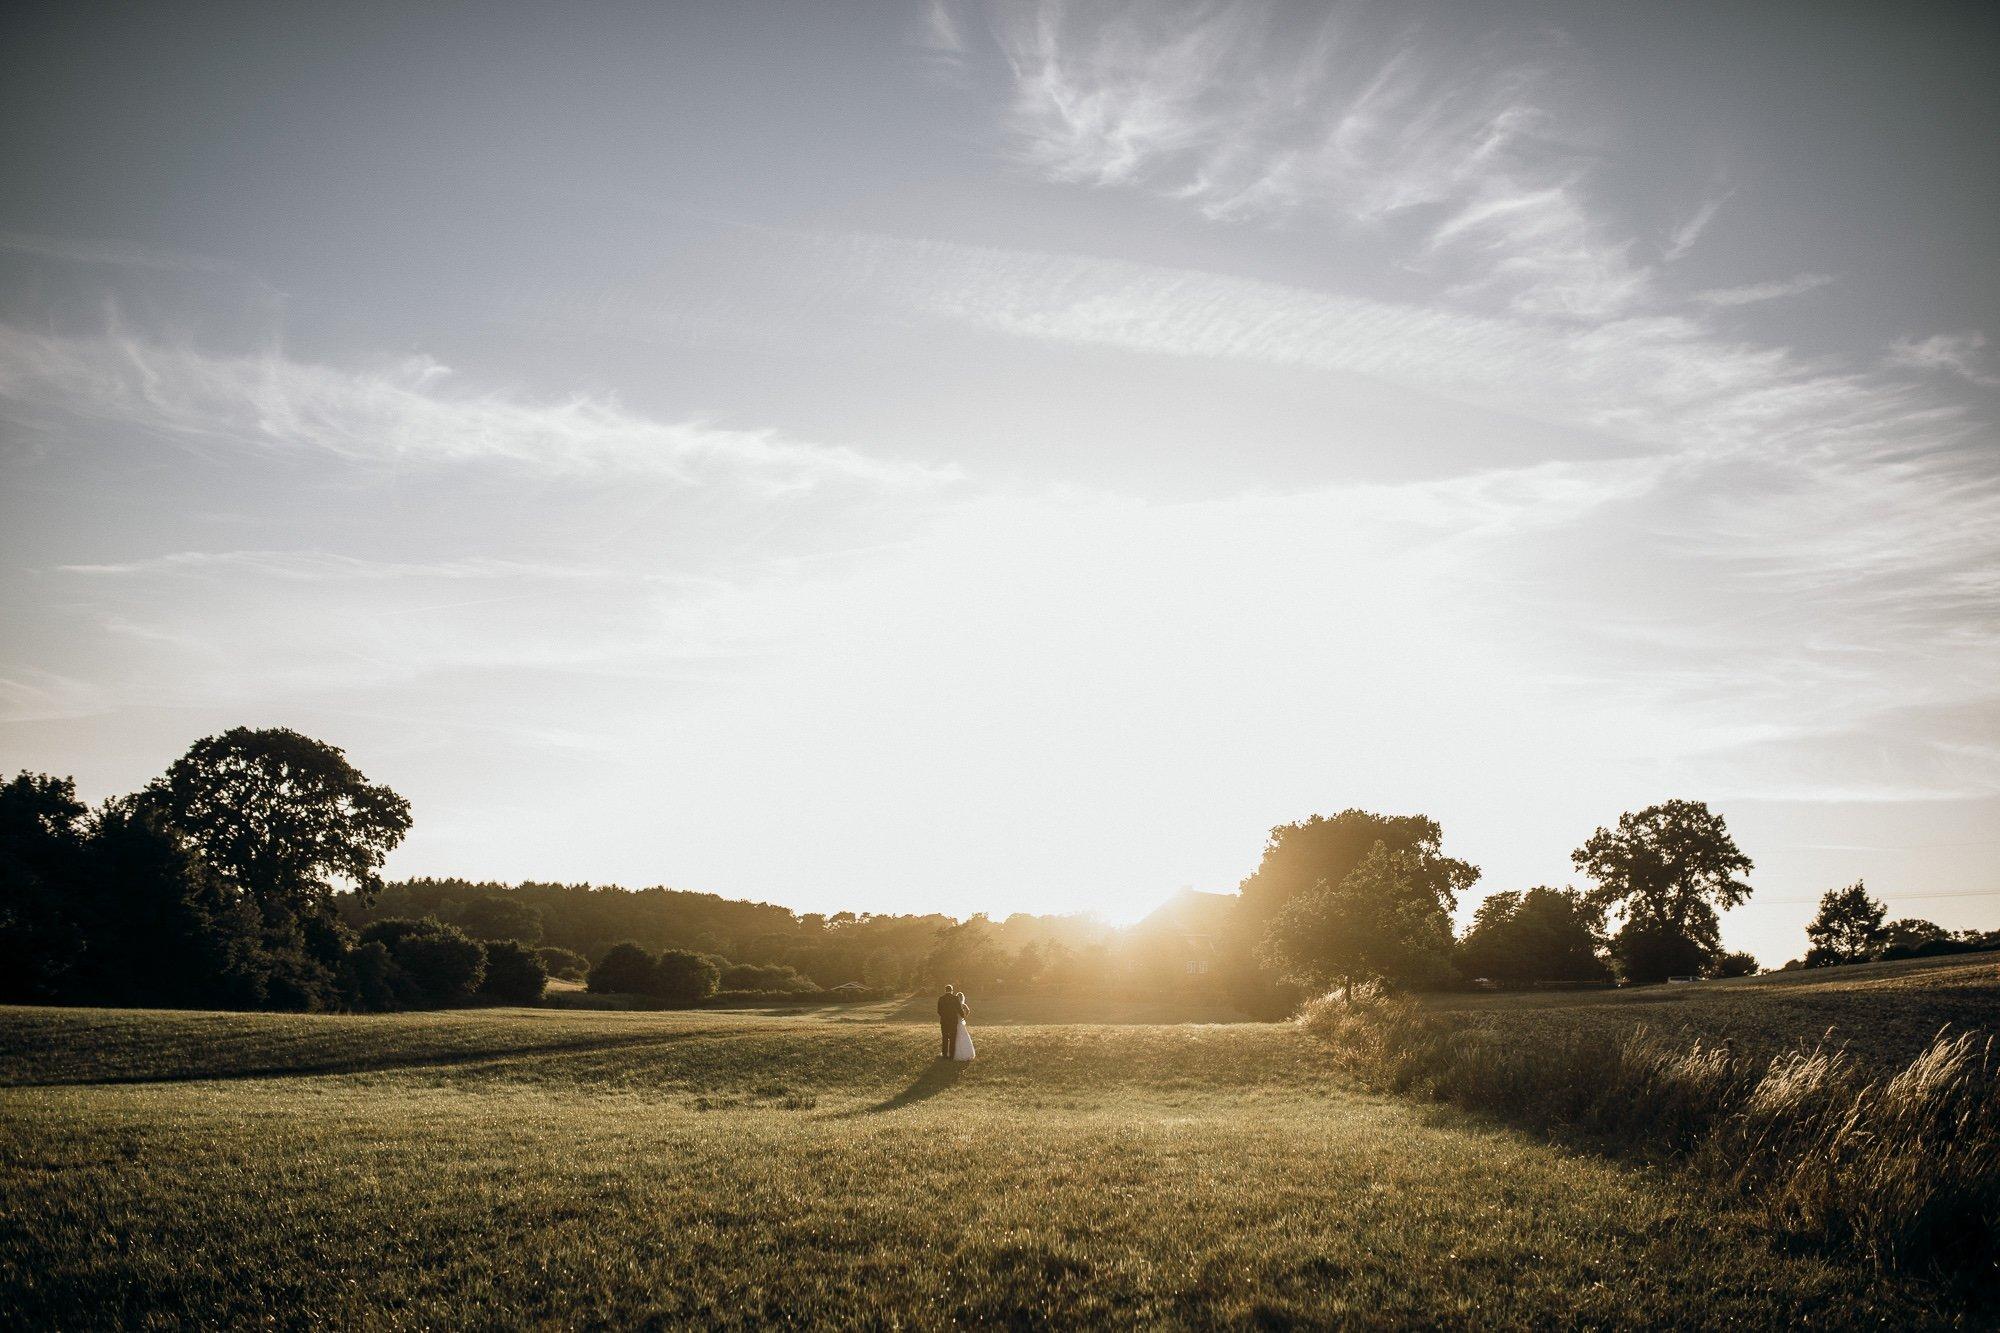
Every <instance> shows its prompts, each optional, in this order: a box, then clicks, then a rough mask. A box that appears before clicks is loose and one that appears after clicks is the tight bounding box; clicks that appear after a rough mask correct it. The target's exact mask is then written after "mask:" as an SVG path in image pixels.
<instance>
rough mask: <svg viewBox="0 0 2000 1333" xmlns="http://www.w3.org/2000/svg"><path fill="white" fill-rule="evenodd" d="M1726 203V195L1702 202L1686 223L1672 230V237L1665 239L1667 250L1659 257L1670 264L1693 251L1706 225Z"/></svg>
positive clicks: (1706, 228) (1727, 197) (1727, 198)
mask: <svg viewBox="0 0 2000 1333" xmlns="http://www.w3.org/2000/svg"><path fill="white" fill-rule="evenodd" d="M1728 202H1729V196H1728V195H1726V194H1724V195H1719V196H1717V197H1716V198H1713V199H1709V200H1706V201H1704V202H1703V204H1702V205H1701V207H1700V208H1697V209H1696V210H1695V211H1694V212H1693V213H1692V214H1690V215H1689V216H1688V219H1687V221H1685V222H1683V223H1681V224H1680V226H1678V227H1675V228H1674V232H1673V235H1672V236H1670V237H1668V238H1667V248H1666V250H1665V252H1664V253H1663V254H1662V255H1661V256H1660V257H1661V258H1662V259H1664V260H1665V261H1666V262H1667V263H1669V264H1671V263H1673V262H1674V261H1675V260H1676V259H1679V258H1680V257H1681V256H1683V255H1685V254H1686V253H1687V252H1688V251H1690V250H1692V249H1694V247H1695V242H1697V241H1699V240H1700V239H1701V234H1702V233H1703V232H1705V231H1707V230H1708V224H1709V223H1711V222H1713V221H1715V215H1716V214H1717V213H1720V212H1721V211H1722V206H1723V205H1724V204H1726V203H1728Z"/></svg>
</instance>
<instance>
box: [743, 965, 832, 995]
mask: <svg viewBox="0 0 2000 1333" xmlns="http://www.w3.org/2000/svg"><path fill="white" fill-rule="evenodd" d="M722 989H724V990H734V991H762V992H765V993H771V992H782V991H805V990H818V989H819V987H818V986H817V985H816V984H815V983H814V982H813V980H812V978H810V977H802V976H800V975H799V974H798V973H797V972H796V971H794V970H793V969H791V968H789V967H787V966H785V965H784V964H783V963H731V964H729V965H728V966H727V967H725V968H723V969H722Z"/></svg>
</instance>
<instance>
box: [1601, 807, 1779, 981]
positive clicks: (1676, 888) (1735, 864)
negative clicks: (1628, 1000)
mask: <svg viewBox="0 0 2000 1333" xmlns="http://www.w3.org/2000/svg"><path fill="white" fill-rule="evenodd" d="M1570 859H1571V860H1572V861H1574V862H1575V863H1576V866H1577V869H1579V870H1581V871H1583V872H1584V873H1585V874H1587V875H1589V876H1590V877H1591V878H1592V879H1594V880H1596V881H1597V887H1596V888H1595V889H1592V890H1591V891H1590V893H1589V894H1588V895H1586V896H1587V900H1588V901H1589V902H1590V903H1591V904H1592V905H1593V906H1596V907H1600V908H1604V909H1610V910H1616V911H1618V912H1620V913H1622V914H1623V916H1624V926H1623V928H1622V929H1621V930H1620V932H1619V935H1620V940H1619V941H1614V946H1613V950H1612V952H1613V954H1614V956H1616V957H1618V958H1619V960H1620V962H1621V963H1623V964H1625V966H1626V967H1627V975H1628V977H1630V979H1632V980H1635V981H1656V980H1659V979H1660V978H1661V977H1664V976H1671V975H1675V974H1676V973H1677V972H1678V971H1680V970H1681V967H1682V966H1683V965H1686V964H1688V963H1692V964H1695V965H1694V966H1689V967H1687V970H1688V971H1691V972H1699V971H1701V970H1702V966H1704V965H1705V964H1706V962H1707V961H1708V960H1710V959H1712V958H1713V957H1714V956H1715V955H1716V954H1717V953H1719V952H1720V951H1721V948H1722V939H1721V925H1720V923H1719V921H1718V919H1717V917H1716V910H1717V909H1718V908H1729V907H1734V906H1736V905H1737V904H1738V903H1740V902H1742V901H1744V900H1745V899H1746V898H1748V897H1749V896H1750V886H1749V885H1748V884H1746V883H1744V882H1743V881H1742V879H1741V878H1739V877H1740V876H1742V875H1747V874H1749V873H1750V869H1751V862H1750V858H1749V857H1747V856H1745V855H1744V854H1743V851H1742V849H1741V848H1739V847H1737V845H1736V842H1735V840H1734V839H1732V838H1731V837H1730V836H1729V828H1728V826H1727V825H1726V824H1724V823H1723V820H1722V816H1720V815H1718V814H1715V813H1714V812H1713V811H1711V810H1710V809H1709V808H1708V806H1707V805H1705V804H1704V803H1702V802H1700V801H1666V802H1664V803H1662V804H1660V805H1651V806H1647V807H1646V808H1645V809H1644V810H1640V811H1638V812H1637V813H1626V814H1622V815H1620V816H1619V817H1618V827H1617V828H1616V829H1603V828H1600V829H1599V830H1597V832H1596V833H1594V834H1592V835H1591V836H1590V839H1589V840H1588V841H1587V842H1585V843H1584V844H1583V846H1581V847H1579V848H1577V849H1576V851H1575V852H1574V853H1572V854H1571V857H1570ZM1627 932H1631V933H1632V935H1633V938H1632V939H1631V940H1629V941H1625V940H1624V939H1623V937H1624V936H1625V934H1626V933H1627ZM1676 939H1678V940H1682V941H1685V942H1686V945H1687V947H1686V948H1680V947H1678V946H1676V945H1674V943H1673V941H1674V940H1676ZM1621 942H1622V943H1621ZM1635 964H1636V965H1637V970H1636V971H1634V970H1633V967H1634V965H1635ZM1663 968H1664V969H1668V970H1665V971H1662V970H1661V969H1663Z"/></svg>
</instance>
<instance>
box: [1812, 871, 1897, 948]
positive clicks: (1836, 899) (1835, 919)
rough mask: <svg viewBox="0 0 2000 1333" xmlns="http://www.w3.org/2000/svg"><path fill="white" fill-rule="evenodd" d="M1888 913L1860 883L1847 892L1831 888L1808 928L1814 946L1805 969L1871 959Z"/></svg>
mask: <svg viewBox="0 0 2000 1333" xmlns="http://www.w3.org/2000/svg"><path fill="white" fill-rule="evenodd" d="M1888 914H1889V909H1888V908H1886V907H1884V906H1883V905H1882V904H1881V903H1880V902H1877V901H1876V900H1875V899H1873V898H1871V897H1869V896H1868V889H1867V886H1866V885H1865V884H1864V883H1863V882H1862V881H1861V880H1858V879H1857V880H1855V881H1854V882H1853V883H1852V884H1850V885H1848V886H1847V887H1846V888H1844V889H1828V890H1827V891H1826V892H1825V893H1824V894H1822V895H1821V896H1820V900H1819V911H1818V913H1817V914H1816V915H1815V916H1814V917H1813V919H1812V920H1811V921H1810V922H1808V923H1807V925H1806V939H1807V941H1808V942H1809V943H1810V945H1811V947H1810V948H1808V949H1807V950H1806V966H1807V967H1826V966H1828V965H1830V964H1833V963H1858V962H1861V961H1862V960H1863V959H1865V958H1867V957H1869V956H1870V955H1871V954H1872V953H1874V951H1875V947H1876V941H1877V940H1878V939H1879V938H1880V936H1881V934H1882V920H1883V918H1884V917H1886V916H1888Z"/></svg>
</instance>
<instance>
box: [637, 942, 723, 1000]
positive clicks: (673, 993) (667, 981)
mask: <svg viewBox="0 0 2000 1333" xmlns="http://www.w3.org/2000/svg"><path fill="white" fill-rule="evenodd" d="M720 977H721V971H720V969H718V968H717V967H716V965H715V964H714V963H713V962H711V961H710V960H709V959H707V958H705V957H703V956H702V955H701V954H698V953H689V952H688V951H687V950H685V949H669V950H667V951H666V952H665V953H663V954H661V955H660V957H659V959H658V961H656V962H655V963H654V965H653V979H652V986H651V988H650V990H649V991H648V993H649V994H652V995H657V996H658V997H659V998H661V999H662V1000H666V1001H668V1002H670V1003H673V1004H690V1005H691V1004H700V1003H701V1002H702V1001H703V1000H706V999H707V998H708V997H709V996H711V995H713V994H715V988H716V985H717V983H718V982H719V980H720Z"/></svg>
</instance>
